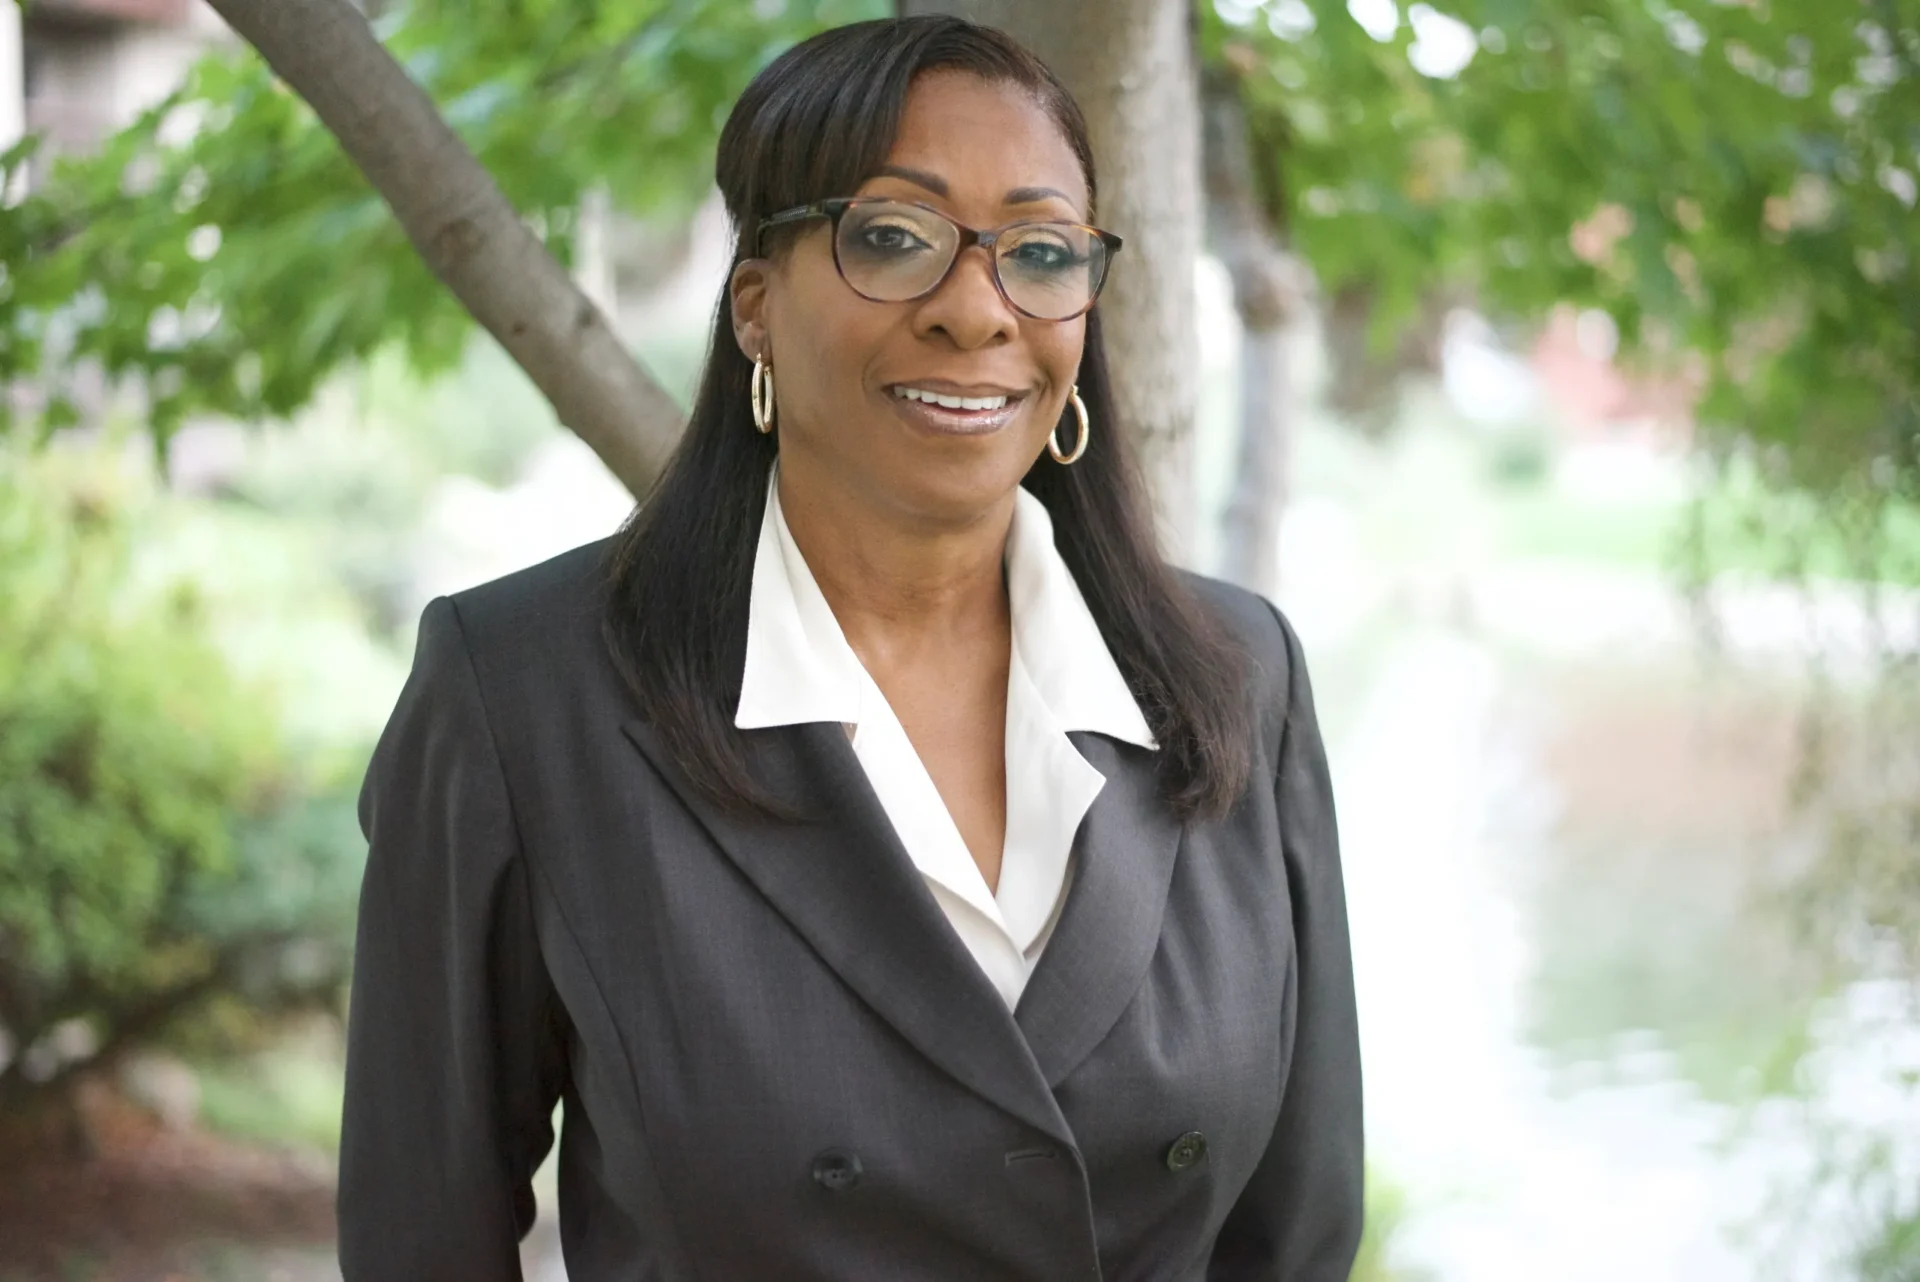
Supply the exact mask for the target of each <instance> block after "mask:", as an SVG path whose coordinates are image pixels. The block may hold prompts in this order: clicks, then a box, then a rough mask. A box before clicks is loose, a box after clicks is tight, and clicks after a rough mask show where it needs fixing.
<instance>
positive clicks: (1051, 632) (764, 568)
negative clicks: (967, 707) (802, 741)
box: [733, 464, 1156, 748]
mask: <svg viewBox="0 0 1920 1282" xmlns="http://www.w3.org/2000/svg"><path fill="white" fill-rule="evenodd" d="M779 480H780V477H779V468H778V464H776V465H775V468H774V472H773V475H772V476H771V477H770V478H769V479H768V482H767V505H766V511H765V514H764V516H763V517H762V518H761V522H760V542H759V546H758V548H757V549H756V550H755V552H754V559H753V587H752V593H751V596H750V598H749V603H748V607H747V659H746V669H745V671H744V673H743V674H742V676H741V681H740V703H739V706H738V708H737V709H736V710H735V713H734V721H733V723H734V725H736V726H738V727H739V728H741V729H743V730H752V729H759V728H763V727H767V726H785V725H802V724H806V723H810V722H820V721H838V722H841V723H842V724H846V725H858V724H859V722H860V700H861V689H862V682H861V677H862V675H863V669H862V668H861V666H860V659H859V656H858V655H856V654H854V652H853V647H852V646H851V645H849V644H848V643H847V638H846V634H845V633H844V632H842V631H841V629H840V622H839V620H838V619H836V618H834V616H833V609H832V607H831V606H829V605H828V604H827V599H826V597H825V596H824V595H823V594H822V593H821V591H820V585H819V583H818V582H817V581H816V580H815V579H814V577H813V571H812V570H810V569H809V568H808V567H807V562H806V558H805V557H803V556H801V554H800V549H799V547H798V546H797V545H796V544H795V543H794V541H793V534H792V532H791V531H790V530H788V528H787V520H786V516H785V515H784V514H783V513H782V511H781V509H780V485H779ZM1006 566H1007V595H1008V606H1009V609H1010V611H1011V613H1012V616H1013V644H1014V646H1015V647H1016V648H1017V649H1018V650H1019V655H1020V660H1021V662H1022V664H1023V665H1024V666H1025V668H1026V670H1027V675H1028V677H1029V679H1030V680H1031V681H1032V683H1033V688H1034V689H1035V690H1036V691H1037V692H1038V693H1039V695H1040V698H1041V699H1042V701H1043V702H1045V704H1046V705H1047V708H1048V710H1049V711H1050V712H1051V713H1052V714H1053V719H1054V720H1055V721H1056V722H1057V723H1058V724H1059V727H1060V729H1062V730H1090V731H1093V732H1095V733H1097V734H1104V735H1107V736H1109V737H1111V738H1115V739H1119V740H1122V741H1123V742H1126V743H1131V744H1137V745H1139V746H1140V747H1143V748H1152V747H1155V746H1156V745H1155V743H1154V739H1153V733H1152V731H1151V730H1149V729H1148V727H1147V721H1146V717H1145V716H1143V715H1142V714H1141V712H1140V705H1139V704H1138V703H1137V702H1136V701H1135V700H1134V697H1133V693H1132V691H1130V690H1129V689H1128V688H1127V682H1126V678H1125V677H1123V676H1122V675H1121V674H1120V668H1119V665H1117V664H1116V663H1115V662H1114V661H1113V655H1112V654H1111V652H1109V651H1108V649H1107V645H1106V641H1105V640H1104V639H1103V638H1102V637H1101V635H1100V627H1099V625H1098V624H1097V623H1095V622H1094V619H1093V613H1092V611H1090V610H1089V609H1088V608H1087V602H1086V598H1085V597H1084V596H1082V595H1081V592H1080V586H1079V584H1077V583H1076V582H1074V578H1073V573H1072V572H1071V571H1070V570H1068V569H1067V565H1066V562H1065V561H1063V560H1061V558H1060V553H1059V551H1058V550H1057V549H1056V548H1055V547H1054V544H1053V520H1052V518H1051V517H1050V516H1049V515H1048V514H1047V509H1046V506H1045V505H1044V504H1043V503H1041V502H1040V500H1039V499H1037V498H1035V497H1034V496H1033V495H1032V494H1030V493H1028V492H1027V490H1026V489H1025V488H1024V487H1022V488H1021V489H1019V490H1018V491H1017V492H1016V494H1015V499H1014V509H1013V524H1012V528H1011V529H1010V531H1009V532H1008V535H1007V560H1006Z"/></svg>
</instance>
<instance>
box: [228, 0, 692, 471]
mask: <svg viewBox="0 0 1920 1282" xmlns="http://www.w3.org/2000/svg"><path fill="white" fill-rule="evenodd" d="M209 3H210V4H211V5H212V7H213V8H214V9H215V10H216V11H217V12H218V13H219V14H220V16H221V17H223V18H225V19H226V21H227V23H228V24H229V25H230V26H232V27H233V29H234V30H235V31H236V32H238V33H239V34H240V35H241V36H242V37H243V38H244V39H246V41H247V42H248V43H249V44H251V45H253V46H254V48H256V49H258V50H259V51H260V53H261V54H262V55H263V56H264V57H265V58H266V60H267V63H268V65H269V66H271V67H272V68H273V70H274V71H275V72H276V73H277V74H278V75H279V76H280V77H281V79H283V80H285V81H286V82H287V84H288V85H289V86H291V87H292V88H293V89H294V90H295V91H296V92H298V93H299V94H300V96H301V97H302V98H304V99H305V100H306V101H307V102H308V104H309V105H311V106H312V107H313V109H314V112H315V113H316V114H317V115H318V116H319V117H320V120H321V122H322V123H324V124H325V125H326V126H327V128H328V129H329V130H330V131H331V132H332V133H333V135H334V136H335V137H336V138H338V139H339V140H340V145H341V146H342V147H343V148H344V149H345V150H346V153H347V155H348V156H349V157H351V158H352V160H353V162H354V163H355V164H356V165H358V166H359V168H360V170H361V172H363V173H364V174H365V175H366V176H367V180H368V181H369V182H370V183H372V184H373V187H374V189H375V190H376V191H378V192H379V193H380V195H381V197H382V198H383V199H384V200H385V201H386V202H387V204H388V205H389V206H390V207H391V208H392V210H393V212H394V215H395V216H396V217H397V218H398V219H399V220H400V224H401V226H402V227H404V228H405V229H406V232H407V235H408V237H409V238H410V239H411V240H412V241H413V244H414V247H415V248H416V249H418V250H419V252H420V255H421V257H422V258H424V259H425V260H426V262H427V265H428V266H429V267H430V268H431V269H432V270H433V273H434V274H435V275H436V276H438V277H439V278H440V279H441V281H443V282H444V283H445V284H446V286H447V288H449V289H451V290H452V291H453V292H454V294H455V295H456V296H457V297H458V298H459V299H460V301H461V303H462V304H464V305H465V307H466V308H467V310H468V311H469V312H471V313H472V314H473V315H474V317H475V319H477V320H478V321H479V322H480V323H481V324H482V325H483V326H485V327H486V329H487V331H488V332H489V333H491V334H492V335H493V336H494V337H495V338H496V339H498V340H499V341H500V344H501V345H502V346H503V347H505V348H506V349H507V352H508V354H510V355H511V356H512V357H513V359H514V361H515V362H516V363H518V364H519V366H520V367H521V368H522V369H524V370H525V371H526V372H527V375H528V377H530V378H531V379H533V381H534V384H535V385H536V386H538V387H539V389H540V391H541V392H542V393H543V394H544V395H545V396H546V398H547V400H548V401H550V402H551V403H552V405H553V408H554V411H555V412H556V413H557V414H558V415H559V418H560V421H561V422H562V423H563V424H565V425H566V426H567V427H568V428H570V429H572V431H573V432H574V433H576V434H577V435H578V436H579V437H580V438H581V439H582V440H584V441H585V442H586V443H587V444H588V445H589V446H591V447H592V448H593V451H594V453H596V454H598V455H599V456H600V458H601V460H602V461H603V462H605V463H606V465H607V467H608V468H609V469H610V470H611V471H612V472H613V474H614V475H615V476H617V477H619V478H620V481H621V483H622V484H624V485H625V486H626V487H627V489H629V490H630V491H632V492H633V493H634V495H635V496H636V497H637V496H641V495H644V494H645V493H646V491H647V490H648V489H649V488H650V487H651V486H652V484H653V481H654V478H655V477H657V476H658V475H659V474H660V470H661V468H662V466H663V465H664V464H665V462H666V459H667V455H668V453H669V451H671V449H672V448H673V443H674V441H675V440H676V439H677V437H678V436H679V432H680V427H681V416H680V409H679V407H678V406H677V405H676V404H675V403H674V400H673V398H672V397H671V396H670V395H668V394H667V392H666V391H665V390H664V389H663V388H662V387H661V386H660V385H659V384H658V383H656V382H655V381H654V380H653V379H652V378H651V377H649V376H648V374H647V372H646V371H645V370H644V369H642V368H641V367H640V364H639V362H638V361H636V360H635V359H634V357H633V355H632V354H631V353H630V352H628V351H627V349H626V348H625V346H623V345H622V344H621V342H620V340H619V338H618V337H617V336H616V335H615V334H614V332H613V329H612V327H611V326H610V325H609V324H608V323H607V320H606V317H605V316H604V315H602V313H601V311H600V309H599V308H598V307H596V306H595V305H594V303H593V300H591V299H590V298H588V297H587V295H586V294H585V293H583V292H582V291H581V289H580V288H579V287H578V286H577V285H576V284H575V283H574V282H573V280H572V279H571V278H570V277H569V276H568V275H567V273H566V271H565V269H563V268H562V267H561V266H560V264H559V263H558V262H556V261H555V260H554V258H553V256H552V255H551V254H549V253H548V252H547V249H546V246H544V245H542V244H541V243H540V241H539V238H538V237H536V236H535V235H534V234H533V233H532V232H531V231H529V230H528V228H527V226H526V224H525V223H524V222H522V221H521V218H520V216H519V214H518V213H517V212H516V211H515V210H514V208H513V206H512V205H511V204H510V203H508V201H507V198H506V196H505V195H504V194H503V193H502V192H501V191H500V189H499V187H498V186H497V185H496V184H495V183H494V181H493V179H492V178H491V177H490V176H489V175H488V174H487V172H486V170H484V169H483V168H481V166H480V163H479V161H477V160H476V159H475V158H474V156H473V154H472V153H471V152H469V151H468V150H467V148H466V146H465V144H463V143H462V142H461V141H460V139H459V138H458V137H457V136H456V135H455V134H454V132H453V131H452V129H450V128H449V127H448V126H447V124H446V122H445V121H444V120H442V119H441V117H440V113H439V111H438V110H436V109H435V107H434V105H433V103H432V101H431V100H430V99H428V97H427V96H426V94H425V93H424V92H423V91H422V90H421V89H420V87H419V86H418V85H416V84H414V83H413V82H412V81H411V80H409V79H408V78H407V74H406V72H405V71H403V70H402V69H401V68H400V66H399V64H398V63H396V62H395V61H394V60H393V58H392V57H391V56H390V55H389V54H388V53H387V51H386V50H385V49H384V48H382V47H381V45H380V42H379V41H378V40H377V39H375V38H374V35H373V32H372V30H371V29H370V28H369V27H368V25H367V20H366V19H365V18H364V17H363V16H361V14H360V13H359V12H358V11H357V10H356V9H354V7H353V6H352V5H351V4H350V3H348V0H209Z"/></svg>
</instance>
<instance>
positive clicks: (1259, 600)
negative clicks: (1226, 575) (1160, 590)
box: [1180, 570, 1302, 739]
mask: <svg viewBox="0 0 1920 1282" xmlns="http://www.w3.org/2000/svg"><path fill="white" fill-rule="evenodd" d="M1180 578H1181V581H1182V582H1183V583H1184V584H1185V586H1186V588H1187V590H1188V592H1190V593H1192V595H1193V597H1194V598H1195V600H1196V601H1197V602H1198V603H1199V605H1200V606H1201V608H1202V609H1204V610H1206V611H1207V612H1208V613H1209V614H1210V615H1211V616H1212V618H1213V620H1214V622H1215V623H1217V624H1218V625H1219V626H1220V627H1221V628H1222V629H1224V630H1225V632H1226V634H1227V636H1228V638H1229V639H1231V640H1232V641H1233V642H1234V643H1235V644H1236V645H1237V646H1238V647H1239V649H1240V651H1241V652H1242V653H1243V654H1245V655H1246V656H1247V659H1248V662H1249V663H1250V665H1251V671H1249V673H1248V674H1247V675H1248V685H1249V693H1250V694H1251V695H1252V696H1253V699H1254V702H1255V706H1257V707H1258V708H1259V709H1260V710H1261V714H1262V720H1263V722H1265V721H1268V719H1271V724H1270V725H1269V727H1268V728H1269V731H1270V735H1271V737H1274V738H1276V739H1277V736H1278V732H1279V726H1280V723H1281V722H1282V721H1284V719H1285V717H1286V714H1287V710H1288V707H1289V706H1290V704H1291V702H1292V697H1291V691H1292V687H1293V682H1294V679H1295V676H1294V671H1293V669H1294V666H1295V665H1296V664H1299V663H1301V662H1302V660H1301V658H1300V642H1299V639H1298V638H1297V637H1296V636H1295V634H1294V631H1293V625H1292V624H1291V623H1290V622H1288V620H1287V617H1286V615H1285V614H1284V613H1282V612H1281V610H1280V608H1279V607H1278V606H1276V605H1274V604H1273V603H1272V602H1271V601H1269V600H1267V599H1266V598H1265V597H1263V596H1261V595H1260V594H1259V593H1257V592H1249V591H1248V590H1247V589H1245V588H1242V587H1236V586H1235V585H1234V584H1231V583H1227V582H1224V581H1222V580H1220V579H1214V578H1209V577H1207V576H1206V575H1204V574H1194V573H1191V572H1189V571H1185V570H1182V571H1181V572H1180Z"/></svg>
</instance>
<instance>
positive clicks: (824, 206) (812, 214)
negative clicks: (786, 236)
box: [753, 200, 834, 254]
mask: <svg viewBox="0 0 1920 1282" xmlns="http://www.w3.org/2000/svg"><path fill="white" fill-rule="evenodd" d="M833 203H834V202H832V201H825V200H822V201H816V202H815V203H814V204H811V205H801V206H800V207H799V208H797V209H783V210H781V211H780V212H779V213H777V214H774V215H773V216H772V217H770V218H763V219H761V220H760V226H759V227H757V228H755V229H754V233H753V252H754V253H756V254H758V253H759V252H760V247H761V245H762V244H764V243H765V241H766V239H767V233H768V232H769V231H772V230H773V229H774V228H775V227H784V226H786V225H787V224H788V223H800V222H805V221H806V220H807V219H809V218H825V217H829V216H831V215H832V213H833V210H832V208H831V206H832V205H833Z"/></svg>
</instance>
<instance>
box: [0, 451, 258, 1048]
mask: <svg viewBox="0 0 1920 1282" xmlns="http://www.w3.org/2000/svg"><path fill="white" fill-rule="evenodd" d="M9 462H10V464H13V465H15V466H20V465H21V463H20V460H18V459H10V460H9ZM22 470H23V471H24V470H25V468H24V467H22ZM25 480H26V478H25V477H23V476H21V475H17V474H16V475H11V476H9V477H7V479H6V480H5V481H0V487H3V488H0V518H3V519H4V524H3V525H0V584H4V590H0V780H4V781H5V786H4V790H3V791H0V816H3V818H0V867H4V868H5V869H6V872H7V877H6V881H5V883H4V886H3V888H0V896H3V897H0V931H3V932H4V933H3V934H0V939H4V947H3V949H0V956H4V957H5V958H6V965H7V966H8V968H9V969H13V970H18V971H21V972H25V973H29V974H31V975H32V976H34V977H35V979H36V980H37V981H38V983H39V984H41V985H48V986H58V985H63V984H70V983H72V982H73V981H74V980H75V979H76V978H77V977H78V976H81V975H86V976H88V977H89V982H90V984H93V985H96V986H101V985H104V986H109V987H124V986H129V985H137V984H139V983H141V982H143V979H144V976H145V973H146V972H147V970H148V969H150V963H151V962H152V960H153V959H151V958H149V957H148V955H147V954H146V951H145V949H144V947H143V946H142V943H143V932H142V931H141V930H140V929H138V925H139V924H140V923H144V922H147V921H149V920H152V919H153V918H155V917H156V916H158V915H160V914H161V913H162V912H163V911H164V909H165V907H166V905H167V904H168V902H169V901H170V900H173V899H174V898H176V897H177V896H178V895H179V894H180V892H181V889H182V885H183V883H184V881H185V880H186V879H188V878H189V877H191V876H192V875H194V874H196V873H213V872H217V871H220V870H224V869H228V868H231V866H232V863H233V857H234V852H233V841H232V834H231V832H230V831H229V828H228V822H227V816H228V814H229V812H231V811H235V810H247V809H250V808H253V807H254V806H256V805H257V804H258V798H259V795H260V793H261V792H262V790H263V789H265V788H266V787H267V786H268V785H269V784H270V782H271V779H270V765H271V745H270V742H268V741H267V740H266V738H265V736H264V735H263V734H262V733H261V726H260V720H259V717H258V716H257V714H256V713H255V711H254V710H253V708H252V707H251V706H250V703H249V701H248V699H247V697H246V693H245V692H244V691H242V690H240V689H238V688H237V687H235V686H234V684H233V682H232V681H231V680H229V679H228V678H227V676H226V672H225V668H224V665H223V663H222V661H221V659H220V656H219V655H218V653H217V652H216V651H215V650H214V649H213V648H212V647H211V646H210V645H209V644H208V643H207V640H206V638H205V636H204V635H203V634H202V631H201V629H200V628H198V627H197V626H196V619H195V608H196V607H195V603H194V599H193V596H192V594H191V592H190V591H189V590H181V591H178V592H175V593H171V594H168V595H165V596H162V597H159V598H158V599H153V600H149V601H145V602H141V603H139V604H138V605H134V604H132V603H128V602H125V601H123V600H120V599H118V597H117V593H116V589H117V588H118V587H119V586H120V585H121V583H122V581H123V580H122V575H121V571H122V569H123V568H124V564H125V557H126V548H125V532H124V529H123V528H121V526H120V523H119V522H118V521H117V520H116V518H115V515H114V513H113V512H112V511H111V510H110V509H109V506H108V505H109V504H110V503H111V499H110V498H109V497H107V496H104V495H102V494H100V493H98V492H94V493H87V492H85V491H80V492H68V493H66V494H48V493H45V492H40V491H39V490H38V489H37V488H36V487H33V486H30V485H29V484H26V483H24V482H25ZM159 969H161V970H163V971H164V970H167V969H170V967H169V966H168V965H167V964H166V963H165V962H164V961H163V962H162V964H161V965H160V967H159ZM8 1014H9V1015H12V1014H13V1012H11V1011H10V1012H8ZM7 1022H8V1023H9V1024H12V1023H13V1022H14V1020H13V1019H12V1018H9V1019H8V1020H7Z"/></svg>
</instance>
